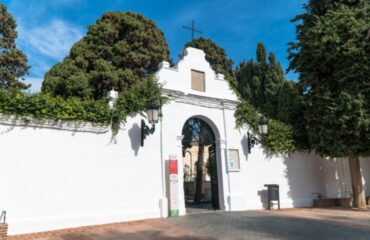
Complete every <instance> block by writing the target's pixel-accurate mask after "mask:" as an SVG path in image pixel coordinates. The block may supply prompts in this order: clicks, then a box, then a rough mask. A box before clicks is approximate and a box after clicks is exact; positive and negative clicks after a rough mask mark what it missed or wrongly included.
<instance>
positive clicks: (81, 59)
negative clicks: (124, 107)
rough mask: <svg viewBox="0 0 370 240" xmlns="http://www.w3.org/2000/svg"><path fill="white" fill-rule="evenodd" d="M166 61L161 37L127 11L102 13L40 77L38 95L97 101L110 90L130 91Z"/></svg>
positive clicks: (153, 27) (152, 26)
mask: <svg viewBox="0 0 370 240" xmlns="http://www.w3.org/2000/svg"><path fill="white" fill-rule="evenodd" d="M168 58H169V49H168V45H167V42H166V40H165V38H164V35H163V33H162V32H161V31H160V30H159V29H158V28H157V26H156V25H155V23H154V22H153V21H151V20H148V19H146V18H145V17H144V16H142V15H140V14H137V13H133V12H108V13H105V14H104V15H103V16H102V17H101V18H100V19H99V20H97V22H96V24H94V25H91V26H90V27H89V30H88V32H87V35H86V36H85V37H84V38H82V39H81V40H80V41H78V42H77V43H76V44H75V45H74V46H73V47H72V49H71V51H70V54H69V56H67V57H66V58H65V59H64V60H63V61H62V62H61V63H58V64H56V65H54V66H53V67H52V68H51V69H50V70H49V71H48V72H47V73H46V75H45V80H44V82H43V84H42V91H43V92H46V93H50V94H53V95H58V96H63V97H70V96H78V97H81V98H94V99H99V98H102V97H105V96H106V93H107V92H108V91H109V90H111V89H112V88H115V89H116V90H118V91H122V90H123V89H127V88H130V87H131V86H133V85H134V84H135V83H137V82H139V81H143V80H144V79H145V77H147V76H148V75H149V74H152V73H154V72H155V71H156V70H157V68H158V64H159V63H160V62H161V61H164V60H167V61H168Z"/></svg>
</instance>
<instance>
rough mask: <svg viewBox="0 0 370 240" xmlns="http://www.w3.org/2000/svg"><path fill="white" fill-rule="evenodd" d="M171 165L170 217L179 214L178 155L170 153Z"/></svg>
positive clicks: (169, 163)
mask: <svg viewBox="0 0 370 240" xmlns="http://www.w3.org/2000/svg"><path fill="white" fill-rule="evenodd" d="M168 165H169V175H170V177H169V179H170V217H177V216H179V197H178V182H179V176H178V162H177V157H176V156H174V155H170V159H169V162H168Z"/></svg>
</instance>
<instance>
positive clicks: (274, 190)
mask: <svg viewBox="0 0 370 240" xmlns="http://www.w3.org/2000/svg"><path fill="white" fill-rule="evenodd" d="M265 187H267V209H268V210H271V205H272V204H273V201H277V204H278V209H279V210H280V193H279V184H265Z"/></svg>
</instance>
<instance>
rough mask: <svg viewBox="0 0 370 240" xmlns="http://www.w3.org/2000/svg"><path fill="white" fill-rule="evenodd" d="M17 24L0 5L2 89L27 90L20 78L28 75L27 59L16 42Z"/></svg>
mask: <svg viewBox="0 0 370 240" xmlns="http://www.w3.org/2000/svg"><path fill="white" fill-rule="evenodd" d="M16 27H17V24H16V22H15V20H14V18H13V17H12V15H10V14H9V13H8V11H7V8H6V6H5V5H4V4H1V3H0V87H1V88H6V89H27V88H29V87H30V85H27V84H25V83H23V82H22V81H20V78H21V77H23V76H24V75H26V74H28V69H29V68H30V67H29V66H28V65H27V57H26V55H24V53H23V52H22V51H20V50H19V49H17V47H16V44H15V40H16V38H17V32H16V30H15V29H16Z"/></svg>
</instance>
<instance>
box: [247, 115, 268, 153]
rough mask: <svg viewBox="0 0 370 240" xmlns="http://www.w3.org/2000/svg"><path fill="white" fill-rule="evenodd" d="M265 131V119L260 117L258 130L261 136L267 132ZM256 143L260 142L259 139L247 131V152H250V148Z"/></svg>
mask: <svg viewBox="0 0 370 240" xmlns="http://www.w3.org/2000/svg"><path fill="white" fill-rule="evenodd" d="M267 131H268V125H267V119H266V118H265V117H262V118H261V120H259V121H258V132H259V134H260V135H261V136H264V135H266V134H267ZM258 143H260V140H259V139H258V138H256V137H255V136H253V135H252V134H250V133H249V132H248V153H251V149H252V148H253V147H254V145H257V144H258Z"/></svg>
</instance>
